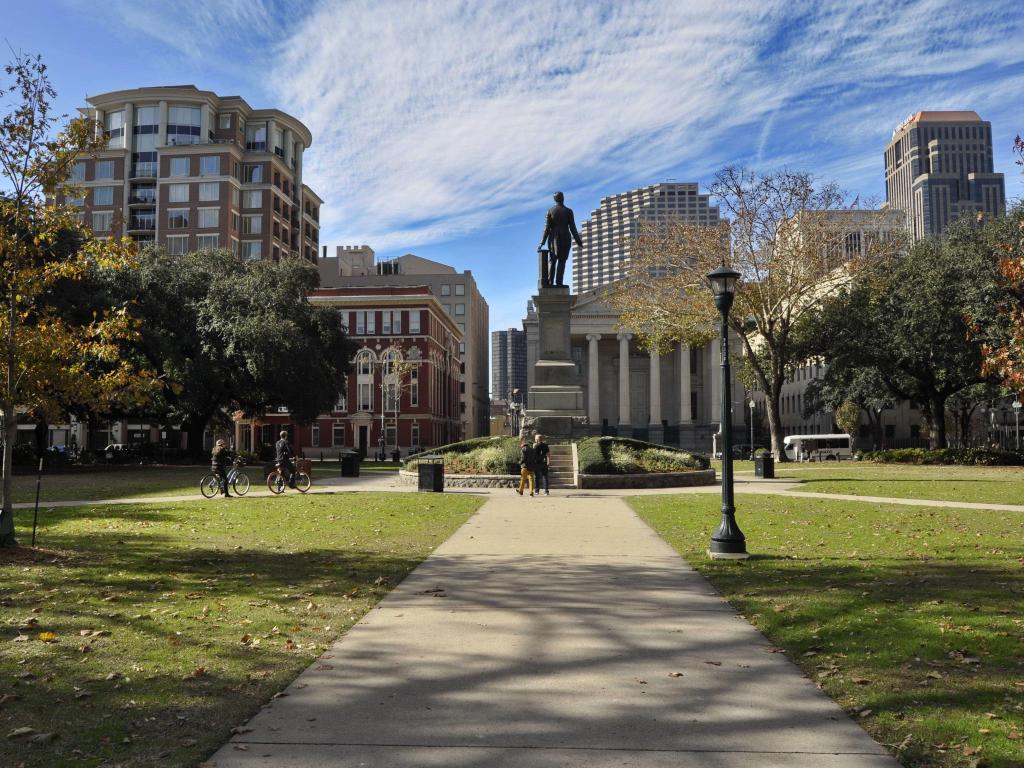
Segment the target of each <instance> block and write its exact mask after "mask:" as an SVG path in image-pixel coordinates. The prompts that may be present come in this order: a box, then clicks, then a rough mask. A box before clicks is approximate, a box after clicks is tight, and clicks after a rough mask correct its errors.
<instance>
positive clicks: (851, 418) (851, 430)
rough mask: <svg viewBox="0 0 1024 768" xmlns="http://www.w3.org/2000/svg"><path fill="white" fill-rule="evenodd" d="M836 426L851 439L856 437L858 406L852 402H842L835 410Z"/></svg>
mask: <svg viewBox="0 0 1024 768" xmlns="http://www.w3.org/2000/svg"><path fill="white" fill-rule="evenodd" d="M836 424H838V425H839V429H841V430H842V431H843V432H845V433H846V434H848V435H850V437H852V438H856V437H857V428H858V427H859V426H860V406H859V405H857V404H856V403H855V402H853V400H844V401H843V402H842V403H841V404H840V406H839V407H838V408H836Z"/></svg>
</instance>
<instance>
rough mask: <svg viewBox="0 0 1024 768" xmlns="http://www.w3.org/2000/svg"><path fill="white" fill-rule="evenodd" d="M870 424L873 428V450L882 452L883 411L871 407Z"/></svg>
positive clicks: (869, 410) (869, 413) (869, 412)
mask: <svg viewBox="0 0 1024 768" xmlns="http://www.w3.org/2000/svg"><path fill="white" fill-rule="evenodd" d="M867 412H868V424H869V425H870V427H871V449H872V450H874V451H880V450H882V411H881V410H876V409H875V408H871V407H869V408H868V409H867Z"/></svg>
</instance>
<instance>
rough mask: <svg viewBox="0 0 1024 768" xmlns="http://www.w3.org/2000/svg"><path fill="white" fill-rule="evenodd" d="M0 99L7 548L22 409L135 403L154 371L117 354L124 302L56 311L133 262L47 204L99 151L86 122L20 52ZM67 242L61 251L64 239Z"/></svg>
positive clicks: (3, 533)
mask: <svg viewBox="0 0 1024 768" xmlns="http://www.w3.org/2000/svg"><path fill="white" fill-rule="evenodd" d="M4 73H5V75H6V76H7V80H8V82H7V83H6V84H4V85H3V86H0V99H4V100H6V101H8V102H9V106H8V107H7V112H6V113H5V114H3V116H2V118H0V185H2V190H0V409H2V412H3V420H4V441H3V442H4V451H3V472H2V477H3V480H2V489H0V491H2V497H3V498H2V506H0V546H14V545H15V544H16V543H17V542H16V539H15V536H14V516H13V509H12V498H11V475H12V469H13V453H14V450H13V449H14V446H15V443H16V442H17V436H18V420H19V418H20V417H21V416H22V415H23V414H37V415H44V416H46V417H49V418H52V419H58V418H60V417H61V416H62V411H63V409H64V407H65V406H66V404H67V403H70V402H91V403H110V404H112V405H113V404H122V405H124V406H131V405H138V404H140V403H142V402H144V401H145V399H146V397H148V394H149V392H150V391H151V388H152V384H153V382H152V377H151V376H150V375H149V374H148V372H147V371H146V370H145V369H140V368H138V367H137V365H136V361H135V360H134V359H133V358H132V357H131V356H122V355H121V354H120V353H121V350H122V348H123V344H124V342H125V341H127V340H131V339H132V338H134V337H136V336H137V334H138V325H137V322H136V321H135V319H134V318H132V316H131V315H130V313H129V312H128V311H127V309H126V307H124V306H123V305H121V306H117V305H110V306H105V307H102V306H101V307H97V306H93V307H91V310H90V312H89V313H88V314H87V315H86V316H85V317H81V316H76V314H75V313H73V312H68V311H66V310H67V307H66V306H61V304H62V302H61V295H62V292H63V291H64V290H65V289H66V288H67V287H68V286H70V285H74V284H75V283H78V282H81V281H88V280H92V279H95V278H96V276H97V275H98V274H100V273H110V272H118V271H123V270H128V269H131V268H132V267H133V265H134V262H135V249H134V246H133V245H132V243H131V242H129V241H118V240H110V241H97V240H92V239H90V238H89V236H88V234H87V233H85V232H83V231H82V229H81V226H80V224H79V223H78V221H77V219H76V217H75V211H74V210H72V209H71V208H69V207H67V206H63V205H55V204H50V203H48V201H47V197H48V196H51V197H52V196H53V195H54V194H55V193H56V192H57V191H58V190H59V189H60V188H61V186H62V185H64V184H65V183H66V182H67V180H68V178H69V176H70V172H71V167H72V164H73V163H74V162H75V161H76V160H78V159H79V158H80V157H82V156H83V154H88V153H92V152H95V151H96V150H97V149H99V148H100V146H101V138H100V136H99V135H98V132H97V130H96V126H95V124H94V123H92V122H89V121H87V120H85V119H74V120H70V121H67V122H66V123H65V124H64V125H63V127H62V128H59V124H60V123H63V122H64V120H65V118H64V117H63V116H58V115H55V114H54V113H53V112H52V111H51V106H50V105H51V102H52V101H53V99H54V97H55V96H56V93H55V91H54V90H53V87H52V86H51V84H50V81H49V77H48V75H47V72H46V65H45V64H44V63H43V62H42V60H41V58H39V57H33V56H28V55H24V54H19V55H16V56H15V58H14V59H13V61H12V62H11V63H10V64H8V65H7V66H6V67H4ZM69 233H71V234H70V236H71V237H72V238H73V239H74V241H75V247H73V248H67V247H66V245H67V242H68V237H69Z"/></svg>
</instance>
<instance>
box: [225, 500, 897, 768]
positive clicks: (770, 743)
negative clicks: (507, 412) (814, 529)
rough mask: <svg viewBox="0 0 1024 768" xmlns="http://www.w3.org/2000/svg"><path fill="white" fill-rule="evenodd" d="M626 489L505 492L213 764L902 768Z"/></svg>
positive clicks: (228, 767)
mask: <svg viewBox="0 0 1024 768" xmlns="http://www.w3.org/2000/svg"><path fill="white" fill-rule="evenodd" d="M770 651H771V648H770V646H769V644H768V642H767V641H766V640H765V638H764V637H763V636H762V635H761V634H760V633H758V632H757V631H756V630H755V629H753V628H752V627H751V626H750V624H748V623H747V622H746V621H744V620H743V619H742V618H741V617H739V616H738V615H737V614H736V613H735V611H734V610H733V609H732V608H730V607H729V606H728V605H727V604H726V603H725V602H724V601H723V600H722V599H721V598H720V597H718V596H717V594H716V593H715V592H714V591H713V590H712V589H711V587H710V585H709V584H708V583H707V582H706V581H705V580H704V579H703V578H702V577H701V576H700V575H698V574H697V573H696V572H695V571H694V570H693V569H692V568H690V567H689V566H688V565H687V564H686V563H685V562H684V561H683V560H682V559H681V558H680V557H679V556H678V555H676V554H675V552H674V551H673V550H672V549H671V548H670V547H669V546H668V545H667V544H665V543H664V542H663V541H662V540H661V539H660V538H659V537H658V536H657V535H655V534H654V532H653V531H651V529H649V528H648V527H647V526H646V525H645V524H644V523H643V522H642V521H640V520H639V518H637V517H636V516H635V515H634V514H633V512H632V511H631V510H630V509H629V508H628V507H627V506H626V504H625V503H624V502H623V501H622V500H621V499H617V498H602V497H586V498H572V497H563V496H553V497H550V498H548V497H543V498H538V499H521V498H519V497H517V496H514V495H512V494H510V493H508V492H506V493H505V494H503V495H500V496H499V495H493V496H492V497H491V499H490V500H489V501H488V502H487V503H486V504H485V505H484V507H483V508H482V509H481V511H480V512H479V513H478V514H477V515H475V516H474V517H473V518H471V519H470V521H469V522H467V523H466V524H465V525H464V526H463V527H462V528H461V529H460V530H459V531H458V532H457V533H456V534H455V535H454V536H452V538H451V539H449V540H448V541H447V542H446V543H445V544H444V545H442V546H441V547H439V548H438V549H437V550H436V552H435V554H434V555H432V556H431V557H430V558H428V559H427V560H426V561H425V562H424V563H422V564H421V565H420V566H419V567H418V568H417V569H416V570H415V571H414V572H413V573H412V574H410V576H409V577H408V578H406V580H405V581H403V582H402V584H401V585H399V587H398V588H397V589H396V590H395V591H394V592H392V593H391V594H390V595H389V596H388V597H387V598H385V599H384V600H383V601H382V602H381V603H380V604H379V605H378V607H377V608H376V609H375V610H372V611H370V613H369V614H367V616H366V617H365V618H364V619H363V620H362V621H361V622H359V623H358V624H357V625H356V626H355V627H353V628H352V629H351V630H350V631H349V632H348V634H347V635H345V637H343V638H342V639H341V640H339V641H338V642H337V643H335V644H334V646H332V648H331V649H330V650H329V651H328V652H327V653H326V654H324V656H323V658H322V660H321V661H319V662H317V663H315V664H314V665H313V666H312V667H310V668H309V669H308V670H307V671H306V672H304V673H303V674H302V675H301V676H300V677H299V678H298V679H297V680H296V681H295V683H294V684H293V685H292V686H290V687H289V689H288V690H287V691H286V693H287V696H285V697H281V698H278V699H276V700H275V701H273V702H272V703H271V704H270V705H268V706H267V707H265V708H264V709H263V710H262V711H261V712H260V713H259V714H258V715H257V716H256V717H255V718H253V720H252V721H251V722H250V723H249V724H248V725H247V726H246V727H247V728H249V729H251V730H247V731H246V732H244V733H242V734H239V735H238V736H236V737H235V738H234V739H233V740H232V742H231V743H229V744H227V745H225V746H224V747H223V748H222V749H221V750H220V751H219V752H218V753H217V754H216V755H214V756H213V757H212V758H211V761H212V763H215V764H216V766H217V768H252V767H253V766H274V768H299V766H302V768H317V767H319V766H334V767H339V768H349V767H351V768H355V766H368V767H369V768H375V767H381V768H383V767H384V766H387V767H388V768H414V767H415V768H424V767H427V766H453V767H454V768H483V767H484V766H488V767H490V766H494V767H496V768H506V767H509V768H510V767H511V766H516V767H517V768H519V767H520V766H522V767H523V768H553V767H554V766H587V768H611V766H617V767H622V766H635V767H636V768H669V766H672V767H673V768H696V767H697V766H702V767H703V766H711V767H713V768H733V767H734V766H757V767H758V768H782V767H783V766H786V768H812V766H813V768H883V767H884V768H895V766H896V763H895V761H893V760H892V758H890V757H888V756H887V755H886V753H885V751H884V750H883V749H882V748H881V747H880V746H879V745H878V744H876V743H875V742H874V741H872V740H871V739H870V738H869V737H868V736H867V735H866V734H865V732H864V731H863V730H861V728H860V727H859V726H858V725H857V724H856V723H854V722H853V721H852V720H850V719H849V718H848V717H847V716H846V715H845V714H844V713H843V712H842V710H841V709H840V708H839V707H838V706H837V705H836V704H835V703H834V702H832V701H831V700H830V699H829V698H827V697H826V696H825V695H824V694H823V693H821V692H820V691H819V690H818V689H817V688H816V687H815V686H814V685H813V684H812V683H811V682H810V681H809V680H807V679H806V678H804V677H803V676H802V675H801V673H800V672H799V671H798V669H797V668H796V667H795V666H794V665H792V664H791V663H790V662H789V661H788V660H787V659H786V658H785V656H783V655H782V654H779V653H771V652H770Z"/></svg>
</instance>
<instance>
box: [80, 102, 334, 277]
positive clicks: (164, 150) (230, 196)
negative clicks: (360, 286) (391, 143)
mask: <svg viewBox="0 0 1024 768" xmlns="http://www.w3.org/2000/svg"><path fill="white" fill-rule="evenodd" d="M86 101H87V102H88V104H89V106H87V107H84V108H82V109H81V110H80V111H81V112H82V114H83V115H85V116H86V117H89V118H91V119H93V120H94V121H95V122H96V130H97V131H101V132H102V133H103V135H104V136H105V137H106V148H105V149H103V150H101V151H100V152H99V154H98V155H97V156H96V157H95V158H92V157H88V158H83V159H82V160H80V161H79V162H78V163H76V164H75V166H74V168H73V170H72V178H71V182H72V183H73V184H74V185H75V186H76V187H77V188H79V189H80V190H82V192H83V194H82V195H81V196H80V197H78V198H71V197H66V198H64V200H65V201H66V202H71V203H72V204H75V205H78V206H80V207H81V209H82V214H81V216H82V221H83V223H84V224H86V225H87V226H88V227H89V228H90V229H91V230H92V231H93V234H94V235H95V236H97V237H111V236H112V237H118V236H121V235H124V234H128V235H130V236H131V237H132V238H134V239H135V240H136V241H137V242H139V243H140V244H147V243H156V244H159V245H161V246H163V247H164V248H165V249H166V250H167V252H168V253H170V254H185V253H190V252H192V251H197V250H204V249H212V248H223V249H226V250H230V251H231V252H232V253H234V254H236V255H240V256H241V257H242V258H246V259H274V260H275V261H276V260H278V259H281V258H284V257H287V256H299V257H301V258H303V259H306V260H307V261H309V262H311V263H316V258H317V249H318V245H319V242H320V205H321V203H322V202H323V201H322V200H321V199H320V197H319V196H318V195H317V194H316V193H315V192H313V190H311V189H310V188H309V187H308V186H306V185H305V184H303V183H302V158H303V153H304V151H305V150H306V149H307V148H308V147H309V146H310V144H312V141H313V138H312V135H311V134H310V132H309V129H308V128H307V127H306V126H305V125H303V124H302V123H301V122H299V121H298V120H296V119H295V118H294V117H292V116H291V115H288V114H285V113H284V112H282V111H280V110H278V109H253V108H252V107H250V106H249V104H248V103H246V101H245V100H244V99H242V98H241V97H239V96H218V95H217V94H215V93H213V92H212V91H201V90H199V89H198V88H196V87H195V86H194V85H175V86H160V87H155V88H138V89H134V90H124V91H112V92H111V93H104V94H100V95H99V96H93V97H90V98H88V99H87V100H86Z"/></svg>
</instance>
